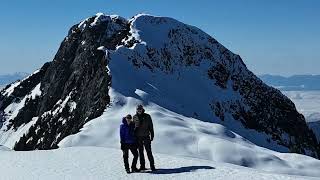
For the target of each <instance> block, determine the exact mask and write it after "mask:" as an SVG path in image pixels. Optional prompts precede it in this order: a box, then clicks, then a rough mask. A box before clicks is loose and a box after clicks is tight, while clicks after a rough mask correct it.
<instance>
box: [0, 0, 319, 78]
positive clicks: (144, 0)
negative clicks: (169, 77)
mask: <svg viewBox="0 0 320 180" xmlns="http://www.w3.org/2000/svg"><path fill="white" fill-rule="evenodd" d="M97 12H104V13H107V14H118V15H120V16H123V17H126V18H130V17H132V16H133V15H135V14H137V13H148V14H153V15H158V16H170V17H173V18H176V19H178V20H180V21H182V22H184V23H187V24H191V25H194V26H197V27H199V28H201V29H202V30H204V31H205V32H207V33H208V34H210V35H212V36H213V37H214V38H215V39H217V40H218V41H219V42H220V43H222V44H223V45H224V46H226V47H227V48H228V49H230V50H231V51H233V52H234V53H237V54H239V55H240V56H241V57H242V59H243V60H244V61H245V63H246V64H247V66H248V67H249V69H250V70H252V71H253V72H254V73H256V74H265V73H269V74H280V75H292V74H320V0H223V1H222V0H193V1H191V0H190V1H188V0H179V1H178V0H130V1H129V0H127V1H125V0H113V1H112V0H109V1H108V0H87V1H84V0H20V1H18V0H1V4H0V23H1V24H0V74H6V73H12V72H17V71H24V72H32V71H33V70H35V69H37V68H39V67H41V66H42V64H43V63H45V62H47V61H51V60H52V59H53V57H54V54H55V53H56V51H57V49H58V47H59V45H60V42H61V41H62V40H63V38H64V37H65V36H66V34H67V32H68V29H69V28H70V27H71V26H72V25H73V24H76V23H78V22H79V21H81V20H82V19H85V18H86V17H89V16H92V15H94V14H96V13H97Z"/></svg>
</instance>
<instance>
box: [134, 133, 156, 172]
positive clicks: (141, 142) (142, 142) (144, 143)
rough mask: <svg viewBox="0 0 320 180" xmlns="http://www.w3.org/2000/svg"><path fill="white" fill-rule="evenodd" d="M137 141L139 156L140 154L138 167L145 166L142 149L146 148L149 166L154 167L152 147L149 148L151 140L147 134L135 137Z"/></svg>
mask: <svg viewBox="0 0 320 180" xmlns="http://www.w3.org/2000/svg"><path fill="white" fill-rule="evenodd" d="M137 141H138V150H139V156H140V167H143V168H145V164H146V162H145V159H144V153H143V150H144V149H146V152H147V156H148V159H149V162H150V167H154V159H153V155H152V149H151V140H150V137H148V136H146V137H145V136H143V137H137Z"/></svg>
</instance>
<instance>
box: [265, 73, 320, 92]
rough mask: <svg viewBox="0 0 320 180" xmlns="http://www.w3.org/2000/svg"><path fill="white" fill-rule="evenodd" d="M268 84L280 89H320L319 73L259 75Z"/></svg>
mask: <svg viewBox="0 0 320 180" xmlns="http://www.w3.org/2000/svg"><path fill="white" fill-rule="evenodd" d="M259 78H260V79H262V80H263V81H264V82H265V83H267V84H268V85H271V86H273V87H275V88H277V89H279V90H282V91H310V90H320V75H294V76H290V77H283V76H279V75H269V74H266V75H260V76H259Z"/></svg>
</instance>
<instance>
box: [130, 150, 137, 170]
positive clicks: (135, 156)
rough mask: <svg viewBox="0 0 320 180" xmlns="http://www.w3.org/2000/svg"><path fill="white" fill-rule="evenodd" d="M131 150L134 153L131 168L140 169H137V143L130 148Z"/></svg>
mask: <svg viewBox="0 0 320 180" xmlns="http://www.w3.org/2000/svg"><path fill="white" fill-rule="evenodd" d="M130 151H131V153H132V155H133V160H132V165H131V169H132V171H138V170H137V161H138V156H139V154H138V149H137V146H136V145H133V146H132V147H131V148H130Z"/></svg>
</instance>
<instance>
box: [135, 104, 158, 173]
mask: <svg viewBox="0 0 320 180" xmlns="http://www.w3.org/2000/svg"><path fill="white" fill-rule="evenodd" d="M133 121H134V123H135V135H136V137H137V143H138V150H139V156H140V170H146V167H145V159H144V152H143V151H144V149H146V152H147V156H148V159H149V162H150V168H151V170H152V171H154V170H156V169H155V166H154V158H153V155H152V149H151V141H153V138H154V130H153V123H152V119H151V116H150V115H149V114H147V113H145V110H144V108H143V106H142V105H138V106H137V113H136V114H135V115H134V116H133Z"/></svg>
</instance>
